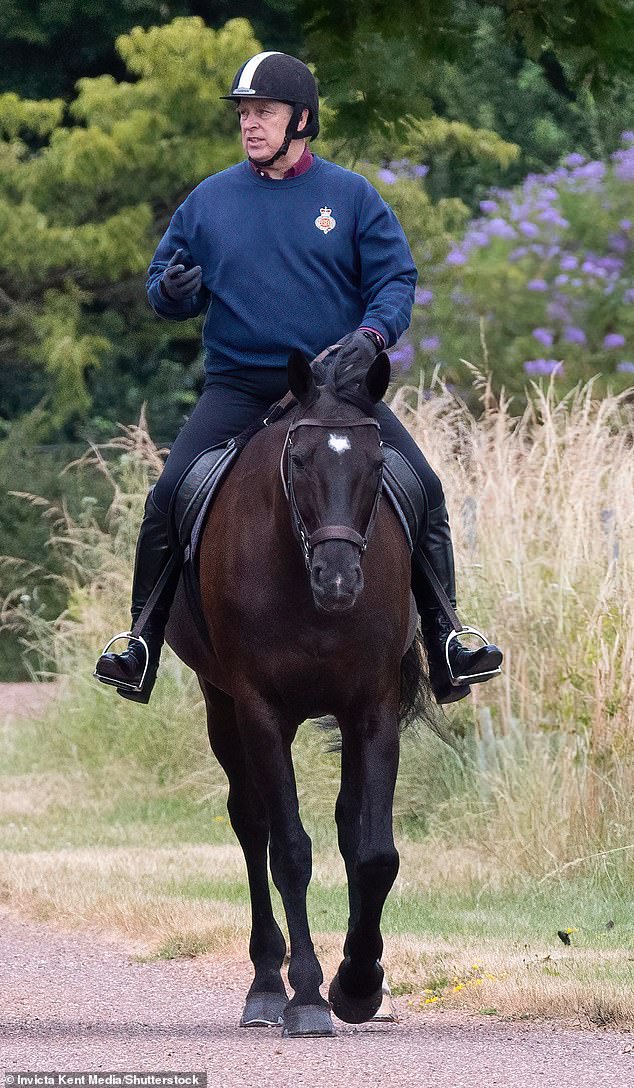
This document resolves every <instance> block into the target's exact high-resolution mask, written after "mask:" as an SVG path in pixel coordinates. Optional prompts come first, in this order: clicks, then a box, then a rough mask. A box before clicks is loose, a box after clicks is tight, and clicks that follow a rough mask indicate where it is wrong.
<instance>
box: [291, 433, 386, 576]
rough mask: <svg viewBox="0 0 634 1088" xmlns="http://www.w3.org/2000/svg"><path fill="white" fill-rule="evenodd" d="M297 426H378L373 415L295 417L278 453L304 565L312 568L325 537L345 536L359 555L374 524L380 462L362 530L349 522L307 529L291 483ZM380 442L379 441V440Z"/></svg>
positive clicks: (381, 477)
mask: <svg viewBox="0 0 634 1088" xmlns="http://www.w3.org/2000/svg"><path fill="white" fill-rule="evenodd" d="M299 427H322V428H327V429H328V428H330V429H333V428H335V427H336V428H337V429H338V430H347V428H348V427H376V428H377V430H378V429H379V424H378V422H377V420H376V419H372V418H371V417H370V416H364V417H363V419H355V420H352V421H350V422H343V421H342V420H340V419H312V418H310V417H309V418H307V419H298V420H297V421H296V422H295V423H291V425H290V427H289V428H288V431H287V434H286V440H285V442H284V446H283V448H282V457H281V459H280V475H281V478H282V486H283V488H284V494H285V495H286V498H287V499H288V504H289V507H290V511H291V519H292V523H293V530H294V532H295V535H296V537H297V539H298V540H299V542H300V544H301V547H302V551H303V554H304V562H305V564H306V569H307V570H308V571H309V573H310V571H311V570H312V566H313V551H314V549H315V547H316V545H317V544H322V543H323V542H324V541H325V540H347V541H349V543H350V544H354V545H355V546H356V547H357V548H358V549H359V552H360V553H361V555H363V553H364V552H365V550H366V548H367V546H368V540H369V539H370V535H371V533H372V529H373V528H374V522H375V521H376V515H377V511H378V508H379V501H380V499H381V490H382V486H383V466H382V465H381V468H380V471H379V479H378V484H377V489H376V493H375V495H374V502H373V503H372V509H371V511H370V516H369V518H368V523H367V525H366V527H365V531H364V532H363V533H359V532H357V530H356V529H353V528H352V526H350V525H320V526H319V527H318V528H317V529H315V531H314V532H312V533H309V531H308V528H307V526H306V523H305V521H304V519H303V517H302V513H301V510H300V509H299V505H298V502H297V497H296V495H295V484H294V477H293V454H292V449H293V436H294V434H295V431H296V430H297V429H298V428H299ZM381 445H382V443H381ZM285 455H286V459H287V465H288V470H287V474H286V476H285V474H284V457H285Z"/></svg>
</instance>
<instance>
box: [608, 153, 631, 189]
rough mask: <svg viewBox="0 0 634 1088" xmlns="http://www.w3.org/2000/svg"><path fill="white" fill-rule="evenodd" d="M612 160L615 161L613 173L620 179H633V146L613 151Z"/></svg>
mask: <svg viewBox="0 0 634 1088" xmlns="http://www.w3.org/2000/svg"><path fill="white" fill-rule="evenodd" d="M612 161H613V162H614V163H615V166H614V174H615V176H616V177H617V178H619V180H620V181H634V147H628V149H627V151H615V152H614V154H613V155H612Z"/></svg>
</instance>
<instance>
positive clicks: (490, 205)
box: [480, 200, 498, 215]
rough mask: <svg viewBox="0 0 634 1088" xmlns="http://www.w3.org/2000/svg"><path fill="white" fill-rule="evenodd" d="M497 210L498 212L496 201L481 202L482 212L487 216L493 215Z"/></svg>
mask: <svg viewBox="0 0 634 1088" xmlns="http://www.w3.org/2000/svg"><path fill="white" fill-rule="evenodd" d="M497 210H498V203H497V201H495V200H481V201H480V211H481V212H484V214H485V215H492V214H493V212H496V211H497Z"/></svg>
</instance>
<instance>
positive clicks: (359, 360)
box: [337, 329, 380, 366]
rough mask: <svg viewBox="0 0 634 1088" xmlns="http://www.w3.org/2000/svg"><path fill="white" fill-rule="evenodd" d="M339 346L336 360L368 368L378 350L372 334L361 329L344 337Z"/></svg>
mask: <svg viewBox="0 0 634 1088" xmlns="http://www.w3.org/2000/svg"><path fill="white" fill-rule="evenodd" d="M340 344H341V346H340V348H339V351H338V352H337V358H338V359H340V360H341V361H342V362H345V363H349V364H350V365H352V366H370V363H373V362H374V360H375V359H376V357H377V355H378V353H379V350H380V349H379V347H378V345H377V343H376V342H375V340H374V337H373V336H372V334H371V333H366V332H362V331H361V329H357V330H356V332H351V333H349V335H348V336H344V338H343V340H341V341H340Z"/></svg>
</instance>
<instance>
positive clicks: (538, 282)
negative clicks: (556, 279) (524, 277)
mask: <svg viewBox="0 0 634 1088" xmlns="http://www.w3.org/2000/svg"><path fill="white" fill-rule="evenodd" d="M526 287H527V289H528V290H529V291H547V290H548V284H547V283H546V280H544V279H542V278H541V277H539V276H538V277H536V278H535V279H534V280H529V281H528V283H527V284H526Z"/></svg>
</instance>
